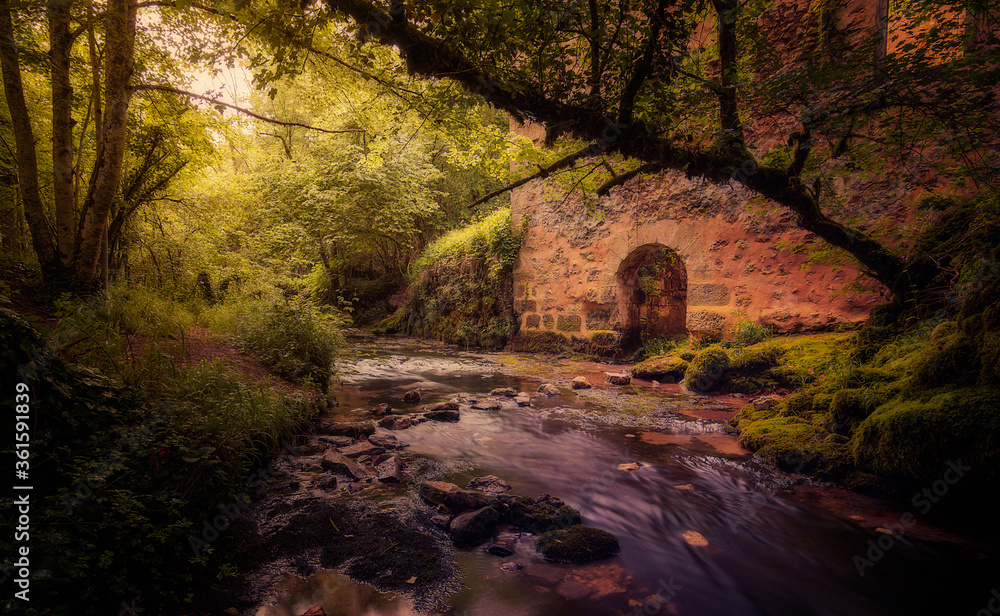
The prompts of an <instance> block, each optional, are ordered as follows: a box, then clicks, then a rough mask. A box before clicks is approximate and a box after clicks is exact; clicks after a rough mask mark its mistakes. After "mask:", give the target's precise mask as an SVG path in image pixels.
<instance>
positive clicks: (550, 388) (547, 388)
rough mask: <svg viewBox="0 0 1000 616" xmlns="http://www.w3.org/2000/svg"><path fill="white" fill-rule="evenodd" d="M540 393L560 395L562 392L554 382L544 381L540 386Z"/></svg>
mask: <svg viewBox="0 0 1000 616" xmlns="http://www.w3.org/2000/svg"><path fill="white" fill-rule="evenodd" d="M538 393H540V394H542V395H543V396H558V395H560V394H561V392H560V391H559V388H558V387H556V386H555V385H553V384H552V383H542V384H541V385H539V386H538Z"/></svg>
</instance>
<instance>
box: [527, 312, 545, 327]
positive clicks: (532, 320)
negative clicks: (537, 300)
mask: <svg viewBox="0 0 1000 616" xmlns="http://www.w3.org/2000/svg"><path fill="white" fill-rule="evenodd" d="M541 323H542V317H540V316H538V315H537V314H529V315H528V316H527V318H526V319H525V320H524V326H525V327H527V328H529V329H537V328H538V326H539V325H541Z"/></svg>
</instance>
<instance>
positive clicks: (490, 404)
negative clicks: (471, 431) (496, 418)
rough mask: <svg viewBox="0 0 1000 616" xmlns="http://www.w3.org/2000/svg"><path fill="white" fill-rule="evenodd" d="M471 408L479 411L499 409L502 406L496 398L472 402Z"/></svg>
mask: <svg viewBox="0 0 1000 616" xmlns="http://www.w3.org/2000/svg"><path fill="white" fill-rule="evenodd" d="M472 408H474V409H478V410H480V411H499V410H500V409H501V408H503V407H502V406H501V405H500V403H499V402H497V401H496V400H485V401H483V402H477V403H475V404H473V405H472Z"/></svg>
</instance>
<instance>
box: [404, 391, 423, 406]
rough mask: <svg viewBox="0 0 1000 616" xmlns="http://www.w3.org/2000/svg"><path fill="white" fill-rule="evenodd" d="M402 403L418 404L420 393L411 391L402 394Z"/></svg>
mask: <svg viewBox="0 0 1000 616" xmlns="http://www.w3.org/2000/svg"><path fill="white" fill-rule="evenodd" d="M403 402H408V403H411V404H412V403H414V402H420V391H418V390H416V389H411V390H410V391H408V392H406V393H405V394H403Z"/></svg>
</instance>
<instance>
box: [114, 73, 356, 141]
mask: <svg viewBox="0 0 1000 616" xmlns="http://www.w3.org/2000/svg"><path fill="white" fill-rule="evenodd" d="M133 90H135V91H136V92H139V91H144V90H145V91H153V92H167V93H168V94H176V95H178V96H184V97H187V98H194V99H197V100H200V101H205V102H206V103H211V104H213V105H221V106H222V107H226V108H227V109H232V110H233V111H238V112H240V113H242V114H243V115H247V116H250V117H251V118H254V119H256V120H260V121H261V122H267V123H268V124H275V125H277V126H293V127H298V128H304V129H306V130H314V131H317V132H320V133H327V134H330V135H336V134H340V133H364V132H365V129H363V128H341V129H337V130H332V129H329V128H320V127H318V126H312V125H311V124H303V123H302V122H285V121H284V120H276V119H274V118H269V117H267V116H262V115H260V114H259V113H254V112H253V111H250V110H249V109H246V108H243V107H240V106H238V105H233V104H232V103H227V102H225V101H220V100H219V99H216V98H212V97H211V96H205V95H203V94H195V93H194V92H188V91H187V90H181V89H180V88H174V87H172V86H162V85H152V84H146V85H138V86H135V87H134V88H133Z"/></svg>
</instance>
